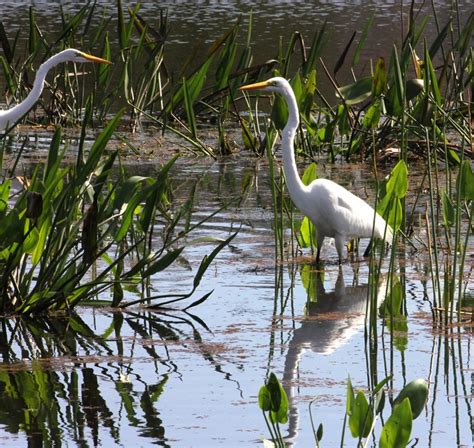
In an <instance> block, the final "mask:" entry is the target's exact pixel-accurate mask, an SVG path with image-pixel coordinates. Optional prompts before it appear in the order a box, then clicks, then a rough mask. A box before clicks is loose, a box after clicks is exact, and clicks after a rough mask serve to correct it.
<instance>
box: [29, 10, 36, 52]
mask: <svg viewBox="0 0 474 448" xmlns="http://www.w3.org/2000/svg"><path fill="white" fill-rule="evenodd" d="M29 16H30V34H29V36H28V53H29V54H30V56H31V55H33V54H35V53H36V50H37V48H38V31H37V29H36V27H37V23H36V18H35V12H34V8H33V6H30V8H29Z"/></svg>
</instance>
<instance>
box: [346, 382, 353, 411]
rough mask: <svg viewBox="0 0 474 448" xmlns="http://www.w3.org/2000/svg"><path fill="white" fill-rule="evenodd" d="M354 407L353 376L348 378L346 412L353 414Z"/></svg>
mask: <svg viewBox="0 0 474 448" xmlns="http://www.w3.org/2000/svg"><path fill="white" fill-rule="evenodd" d="M353 408H354V389H353V388H352V381H351V377H350V376H349V377H348V378H347V391H346V414H347V415H348V416H351V415H352V409H353Z"/></svg>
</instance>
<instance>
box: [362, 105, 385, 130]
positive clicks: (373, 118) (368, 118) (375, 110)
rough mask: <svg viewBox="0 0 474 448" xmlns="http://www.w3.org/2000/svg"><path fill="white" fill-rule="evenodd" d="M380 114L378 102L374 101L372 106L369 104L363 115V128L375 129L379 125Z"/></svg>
mask: <svg viewBox="0 0 474 448" xmlns="http://www.w3.org/2000/svg"><path fill="white" fill-rule="evenodd" d="M381 112H382V111H381V102H380V101H375V102H374V103H373V104H371V105H370V107H369V108H368V109H367V112H366V113H365V115H364V121H363V123H364V126H365V127H366V128H372V129H375V128H376V127H377V126H378V125H379V121H380V115H381Z"/></svg>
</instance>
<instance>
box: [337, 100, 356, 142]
mask: <svg viewBox="0 0 474 448" xmlns="http://www.w3.org/2000/svg"><path fill="white" fill-rule="evenodd" d="M337 128H338V129H339V133H340V134H341V135H349V134H350V133H351V131H352V127H351V122H350V120H349V111H348V108H347V107H346V106H345V105H344V104H339V106H338V107H337Z"/></svg>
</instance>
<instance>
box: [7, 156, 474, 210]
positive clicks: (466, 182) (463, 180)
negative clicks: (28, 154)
mask: <svg viewBox="0 0 474 448" xmlns="http://www.w3.org/2000/svg"><path fill="white" fill-rule="evenodd" d="M456 188H457V190H458V191H459V194H460V195H461V197H462V198H464V199H466V200H467V201H474V173H473V171H472V169H471V165H470V163H469V161H468V160H465V161H464V162H463V164H462V166H461V169H460V170H459V174H458V177H457V181H456ZM0 209H1V205H0Z"/></svg>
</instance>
